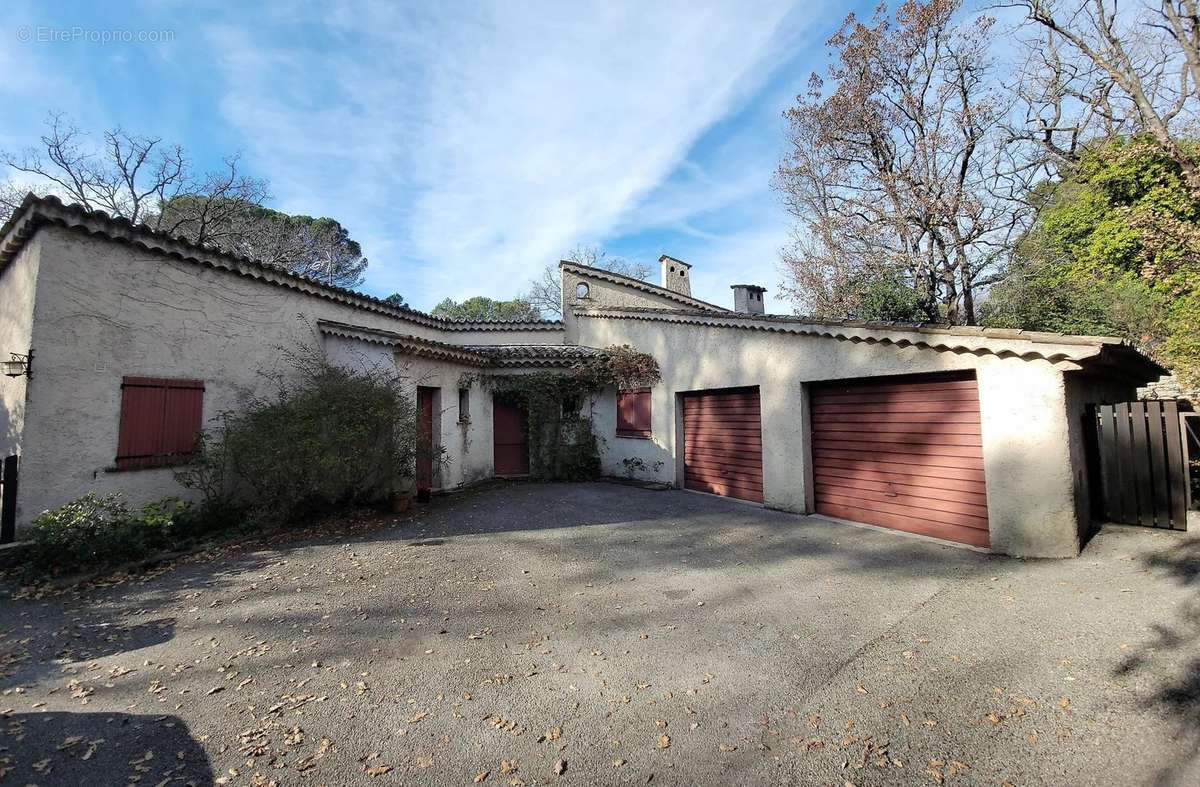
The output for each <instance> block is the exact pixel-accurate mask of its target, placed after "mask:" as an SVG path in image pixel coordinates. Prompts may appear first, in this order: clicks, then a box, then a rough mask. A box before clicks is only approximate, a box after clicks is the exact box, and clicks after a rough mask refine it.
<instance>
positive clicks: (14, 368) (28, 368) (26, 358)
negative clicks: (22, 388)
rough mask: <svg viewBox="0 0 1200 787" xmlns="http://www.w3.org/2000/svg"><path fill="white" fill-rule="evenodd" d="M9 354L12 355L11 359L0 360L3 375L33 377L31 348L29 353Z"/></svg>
mask: <svg viewBox="0 0 1200 787" xmlns="http://www.w3.org/2000/svg"><path fill="white" fill-rule="evenodd" d="M9 355H11V356H12V360H11V361H0V368H2V369H3V370H4V376H5V377H29V378H32V377H33V350H30V351H29V355H21V354H20V353H9Z"/></svg>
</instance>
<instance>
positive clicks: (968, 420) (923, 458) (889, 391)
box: [811, 375, 989, 547]
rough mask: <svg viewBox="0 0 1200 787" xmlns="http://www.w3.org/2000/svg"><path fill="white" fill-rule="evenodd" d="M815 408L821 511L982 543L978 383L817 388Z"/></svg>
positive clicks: (944, 380)
mask: <svg viewBox="0 0 1200 787" xmlns="http://www.w3.org/2000/svg"><path fill="white" fill-rule="evenodd" d="M811 403H812V434H813V451H812V453H813V475H814V481H815V492H816V495H815V497H816V509H817V513H819V514H825V515H827V516H833V517H838V518H839V519H849V520H852V521H855V522H864V523H866V524H871V525H882V526H884V527H890V528H895V529H896V530H905V531H908V532H911V533H921V534H923V535H927V536H934V537H936V538H944V539H948V540H951V541H959V542H962V543H964V544H971V545H973V546H980V547H986V546H988V544H989V541H988V519H987V491H986V488H985V486H984V478H983V447H982V442H981V440H980V429H979V393H978V389H977V387H976V384H975V379H974V377H967V376H947V375H942V376H931V377H910V378H890V379H881V380H876V381H849V382H839V383H832V384H822V385H819V386H814V387H813V389H812V402H811Z"/></svg>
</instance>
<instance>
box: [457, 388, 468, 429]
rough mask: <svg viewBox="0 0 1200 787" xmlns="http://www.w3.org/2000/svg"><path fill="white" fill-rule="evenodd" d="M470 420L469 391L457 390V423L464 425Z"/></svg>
mask: <svg viewBox="0 0 1200 787" xmlns="http://www.w3.org/2000/svg"><path fill="white" fill-rule="evenodd" d="M470 420H471V389H470V388H459V389H458V422H459V423H460V424H465V423H467V422H468V421H470Z"/></svg>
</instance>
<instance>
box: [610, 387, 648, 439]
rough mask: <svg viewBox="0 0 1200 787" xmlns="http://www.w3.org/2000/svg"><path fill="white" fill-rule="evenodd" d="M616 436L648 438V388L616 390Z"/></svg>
mask: <svg viewBox="0 0 1200 787" xmlns="http://www.w3.org/2000/svg"><path fill="white" fill-rule="evenodd" d="M617 437H638V438H642V439H649V438H650V389H649V388H637V389H634V390H630V391H618V392H617Z"/></svg>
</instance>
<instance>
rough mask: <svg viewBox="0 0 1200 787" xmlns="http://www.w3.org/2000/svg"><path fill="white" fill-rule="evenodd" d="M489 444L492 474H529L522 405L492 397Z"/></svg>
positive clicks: (527, 446)
mask: <svg viewBox="0 0 1200 787" xmlns="http://www.w3.org/2000/svg"><path fill="white" fill-rule="evenodd" d="M492 444H493V454H494V458H495V462H496V475H498V476H526V475H529V417H528V415H527V414H526V412H525V410H524V408H522V407H520V406H519V405H516V404H513V403H511V402H505V401H502V400H500V399H494V400H493V402H492Z"/></svg>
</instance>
